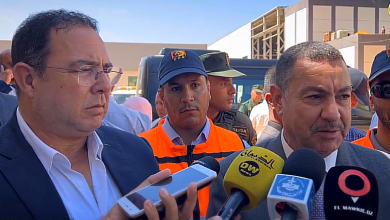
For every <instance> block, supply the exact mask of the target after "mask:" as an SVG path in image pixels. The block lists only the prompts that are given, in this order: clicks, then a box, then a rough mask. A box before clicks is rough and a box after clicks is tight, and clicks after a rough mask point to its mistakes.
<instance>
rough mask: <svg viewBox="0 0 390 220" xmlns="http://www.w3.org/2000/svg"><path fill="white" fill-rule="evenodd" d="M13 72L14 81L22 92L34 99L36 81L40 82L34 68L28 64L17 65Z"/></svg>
mask: <svg viewBox="0 0 390 220" xmlns="http://www.w3.org/2000/svg"><path fill="white" fill-rule="evenodd" d="M13 70H14V71H13V74H14V79H15V82H16V84H17V85H18V87H19V90H20V92H21V93H24V94H26V95H27V96H29V97H33V96H34V90H35V86H34V84H35V83H34V80H39V79H38V75H37V74H36V72H35V70H34V68H32V67H31V66H30V65H28V64H26V63H17V64H16V65H15V66H14V68H13Z"/></svg>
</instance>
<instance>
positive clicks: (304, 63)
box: [207, 42, 390, 220]
mask: <svg viewBox="0 0 390 220" xmlns="http://www.w3.org/2000/svg"><path fill="white" fill-rule="evenodd" d="M275 78H276V81H275V85H271V96H272V102H273V106H274V108H275V111H276V112H277V114H278V115H280V116H281V119H282V121H283V130H282V132H281V134H280V135H279V136H278V137H276V138H275V139H273V140H272V141H271V142H269V143H268V144H266V145H263V147H264V148H267V149H269V150H271V151H273V152H275V153H276V154H278V155H279V156H281V157H282V158H283V159H287V158H288V157H289V155H290V154H291V153H292V152H293V151H294V150H296V149H299V148H303V147H308V148H311V149H313V150H315V151H317V152H318V153H319V154H320V155H321V156H322V157H323V158H324V160H325V164H326V172H327V171H328V170H329V169H330V168H331V167H333V166H357V167H363V168H365V169H368V170H370V171H371V172H372V173H373V174H374V175H375V177H376V179H377V182H378V187H379V192H380V193H379V211H378V216H377V218H378V219H390V212H389V211H388V208H389V205H388V204H389V202H390V199H389V198H390V189H389V188H388V183H389V182H390V175H388V172H389V170H390V161H389V159H388V158H387V157H386V156H385V155H384V154H382V153H381V152H378V151H374V150H370V149H367V148H364V147H361V146H358V145H354V144H352V143H348V142H344V138H345V137H346V135H347V133H348V131H349V127H350V124H351V114H350V112H351V98H350V97H351V92H352V87H351V79H350V76H349V73H348V69H347V66H346V65H345V62H344V60H343V57H342V55H341V54H340V52H339V51H338V50H337V49H335V48H333V47H332V46H330V45H329V44H326V43H322V42H305V43H301V44H298V45H295V46H292V47H290V48H289V49H287V50H286V51H285V52H284V53H283V55H282V56H281V57H280V58H279V60H278V63H277V64H276V77H275ZM221 163H222V161H221ZM219 174H220V175H221V177H218V178H219V179H222V178H223V176H222V175H223V173H222V172H220V173H219ZM259 184H261V183H259ZM222 187H223V186H222V185H221V182H220V181H215V182H213V183H212V184H211V187H210V196H211V198H212V200H210V201H211V203H210V204H209V210H208V213H207V215H210V216H211V215H214V214H215V213H216V212H218V210H219V209H220V208H221V206H222V204H223V202H224V201H225V200H226V195H225V194H224V193H223V188H222ZM322 192H323V186H322V187H321V188H320V190H318V192H317V193H316V195H315V198H314V204H313V209H312V216H311V217H310V219H311V220H316V219H325V217H324V211H323V199H322ZM241 217H242V218H241V219H243V220H248V219H253V220H255V219H256V220H257V219H269V215H268V211H267V205H266V202H262V203H261V204H259V205H258V206H257V207H256V208H255V209H253V210H251V211H248V212H243V213H241Z"/></svg>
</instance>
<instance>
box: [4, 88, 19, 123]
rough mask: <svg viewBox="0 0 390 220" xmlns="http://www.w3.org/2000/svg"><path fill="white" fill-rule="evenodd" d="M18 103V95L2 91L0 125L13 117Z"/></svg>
mask: <svg viewBox="0 0 390 220" xmlns="http://www.w3.org/2000/svg"><path fill="white" fill-rule="evenodd" d="M17 105H18V99H17V98H16V96H12V95H7V94H4V93H0V126H2V125H4V124H5V123H6V122H7V121H8V120H9V119H10V118H11V116H12V113H13V112H14V110H15V108H16V106H17Z"/></svg>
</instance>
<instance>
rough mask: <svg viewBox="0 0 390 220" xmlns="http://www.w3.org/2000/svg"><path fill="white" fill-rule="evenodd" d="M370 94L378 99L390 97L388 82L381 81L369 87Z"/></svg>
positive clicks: (389, 83) (389, 84)
mask: <svg viewBox="0 0 390 220" xmlns="http://www.w3.org/2000/svg"><path fill="white" fill-rule="evenodd" d="M370 90H371V94H372V95H374V96H375V97H377V98H379V99H390V82H381V83H378V84H375V85H373V86H372V87H371V89H370Z"/></svg>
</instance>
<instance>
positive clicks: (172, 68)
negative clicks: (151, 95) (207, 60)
mask: <svg viewBox="0 0 390 220" xmlns="http://www.w3.org/2000/svg"><path fill="white" fill-rule="evenodd" d="M184 73H197V74H200V75H204V76H205V77H206V78H207V73H206V70H205V68H204V66H203V63H202V61H201V60H200V58H199V56H198V55H197V54H196V53H195V52H194V51H191V50H175V51H172V52H171V53H167V54H165V56H164V57H163V58H162V60H161V62H160V66H159V68H158V78H159V83H160V86H162V85H164V84H165V83H166V82H168V81H169V80H170V79H172V78H173V77H175V76H178V75H181V74H184Z"/></svg>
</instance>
